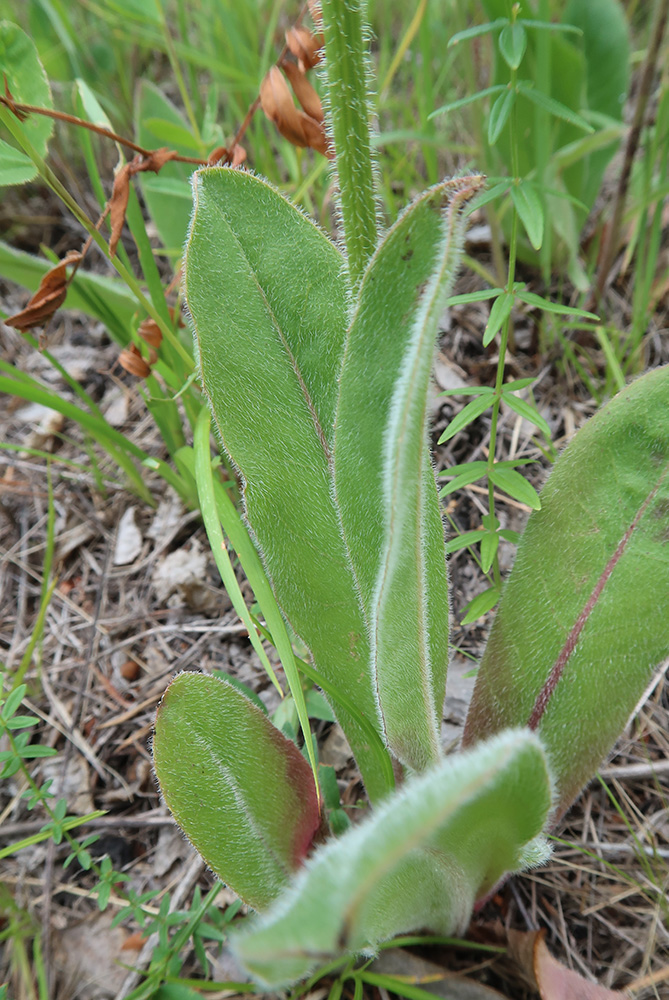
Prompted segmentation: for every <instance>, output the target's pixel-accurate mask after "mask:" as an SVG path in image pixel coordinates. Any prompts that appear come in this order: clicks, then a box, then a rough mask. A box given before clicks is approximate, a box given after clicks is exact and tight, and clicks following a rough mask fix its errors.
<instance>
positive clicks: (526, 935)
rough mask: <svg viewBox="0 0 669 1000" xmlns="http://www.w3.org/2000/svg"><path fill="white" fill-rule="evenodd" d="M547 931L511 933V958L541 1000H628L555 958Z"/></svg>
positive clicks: (623, 994) (616, 991)
mask: <svg viewBox="0 0 669 1000" xmlns="http://www.w3.org/2000/svg"><path fill="white" fill-rule="evenodd" d="M544 934H545V932H544V931H509V934H508V942H509V955H510V956H511V957H512V958H513V959H514V960H515V961H516V962H517V963H518V964H519V965H520V967H521V968H522V969H523V971H524V972H525V973H527V975H528V976H529V978H530V980H531V981H532V982H533V984H534V986H535V987H536V989H537V990H538V991H539V995H540V996H541V1000H628V995H627V994H626V993H621V992H619V991H618V990H609V989H607V988H606V987H605V986H600V985H599V983H591V982H589V981H588V980H587V979H584V978H583V976H580V975H579V974H578V972H573V971H572V970H571V969H568V968H566V966H564V965H562V963H561V962H558V960H557V959H556V958H553V956H552V955H551V953H550V952H549V950H548V948H547V947H546V942H545V941H544Z"/></svg>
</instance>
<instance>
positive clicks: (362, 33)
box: [322, 0, 377, 294]
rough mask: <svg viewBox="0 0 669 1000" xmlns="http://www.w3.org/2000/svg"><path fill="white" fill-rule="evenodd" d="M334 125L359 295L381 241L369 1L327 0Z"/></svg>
mask: <svg viewBox="0 0 669 1000" xmlns="http://www.w3.org/2000/svg"><path fill="white" fill-rule="evenodd" d="M322 10H323V26H324V32H325V71H326V80H327V96H328V105H329V116H328V117H329V126H330V129H331V131H332V137H333V140H334V147H335V166H336V171H337V181H338V185H339V209H340V213H341V223H342V229H343V235H344V245H345V247H346V255H347V258H348V272H349V279H350V284H351V290H352V292H353V293H354V294H355V292H356V291H357V289H358V286H359V284H360V281H361V279H362V276H363V274H364V271H365V268H366V267H367V263H368V261H369V259H370V257H371V256H372V254H373V252H374V249H375V247H376V243H377V226H376V201H375V197H374V166H373V158H372V146H371V137H370V106H369V94H368V74H367V53H366V48H367V30H366V23H365V11H364V0H323V3H322Z"/></svg>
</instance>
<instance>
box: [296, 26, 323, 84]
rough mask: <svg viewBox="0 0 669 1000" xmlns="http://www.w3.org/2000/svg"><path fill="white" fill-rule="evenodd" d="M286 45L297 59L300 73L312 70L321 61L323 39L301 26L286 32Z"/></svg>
mask: <svg viewBox="0 0 669 1000" xmlns="http://www.w3.org/2000/svg"><path fill="white" fill-rule="evenodd" d="M286 45H287V46H288V48H289V49H290V51H291V52H292V53H293V55H294V56H295V58H296V59H297V61H298V63H299V66H300V69H301V70H302V72H303V73H304V72H306V70H308V69H313V68H314V66H317V65H318V63H319V62H320V61H321V58H322V53H323V46H324V45H325V39H324V38H323V36H322V35H314V34H312V32H311V31H309V30H308V28H305V27H303V26H302V25H301V24H300V25H297V26H296V27H294V28H289V29H288V31H287V32H286Z"/></svg>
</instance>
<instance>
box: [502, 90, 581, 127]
mask: <svg viewBox="0 0 669 1000" xmlns="http://www.w3.org/2000/svg"><path fill="white" fill-rule="evenodd" d="M516 88H517V90H518V93H519V94H522V95H523V97H526V98H527V100H528V101H531V102H532V103H533V104H536V106H537V107H538V108H541V109H542V110H543V111H548V113H549V114H551V115H553V116H554V117H555V118H562V119H563V120H564V121H566V122H569V123H570V124H571V125H576V126H577V127H578V128H582V129H583V131H584V132H594V131H595V130H594V128H593V127H592V125H589V124H588V122H587V121H586V120H585V118H582V117H581V115H579V114H577V113H576V112H575V111H572V110H571V108H568V107H567V106H566V105H565V104H561V103H560V101H556V100H555V98H554V97H549V96H548V94H544V93H542V91H540V90H536V89H535V87H533V86H532V84H531V83H530V82H529V81H527V80H519V81H518V83H517V84H516Z"/></svg>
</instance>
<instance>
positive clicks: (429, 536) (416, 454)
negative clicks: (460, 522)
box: [334, 177, 482, 770]
mask: <svg viewBox="0 0 669 1000" xmlns="http://www.w3.org/2000/svg"><path fill="white" fill-rule="evenodd" d="M481 183H482V180H481V178H479V177H461V178H457V179H455V180H451V181H446V182H445V183H443V184H440V185H438V186H437V187H434V188H431V189H430V190H429V191H426V192H425V193H424V194H423V195H421V196H420V198H418V200H417V201H416V202H414V203H413V205H411V206H410V207H409V209H407V211H406V212H404V213H403V215H401V216H400V218H399V220H398V221H397V222H396V223H395V225H394V226H393V227H392V228H391V229H390V230H389V232H388V233H387V235H386V236H385V238H384V240H383V241H382V243H381V244H380V246H379V248H378V249H377V251H376V253H375V254H374V257H373V258H372V260H371V262H370V265H369V267H368V268H367V271H366V272H365V275H364V278H363V281H362V285H361V289H360V293H359V299H358V303H357V306H356V311H355V313H354V318H353V322H352V325H351V328H350V330H349V333H348V336H347V340H346V348H345V353H344V363H343V367H342V373H341V377H340V392H339V402H338V409H337V418H336V432H335V452H334V469H335V491H336V500H337V503H338V506H339V509H340V514H341V520H342V530H343V535H344V539H345V542H346V545H347V548H348V550H349V552H350V556H351V561H352V564H353V567H354V570H355V576H356V581H357V584H358V587H359V588H360V594H361V597H362V602H363V606H364V609H365V613H366V621H367V627H368V628H369V630H370V634H371V637H372V663H371V670H372V674H373V676H374V679H375V686H376V689H377V691H378V697H379V702H380V707H381V713H382V716H383V721H384V727H385V731H386V735H387V738H388V742H389V746H390V748H391V749H392V751H393V753H394V754H395V755H396V756H397V757H398V758H399V759H400V760H401V761H402V762H403V763H405V764H407V765H409V766H410V767H412V768H415V769H417V770H421V769H422V768H424V767H425V766H426V765H427V764H428V763H430V762H434V761H436V760H437V759H438V758H439V755H440V750H439V735H438V719H439V718H440V715H441V707H442V703H443V699H444V685H445V681H446V664H447V659H448V585H447V579H446V567H445V552H444V537H443V529H442V524H441V516H440V513H439V504H438V500H437V491H436V487H435V482H434V474H433V472H432V467H431V464H430V460H429V452H428V422H429V409H430V390H431V384H430V378H431V370H432V361H433V356H434V349H435V341H436V336H437V330H438V324H439V320H440V318H441V314H442V312H443V309H444V305H445V301H446V299H447V298H448V294H449V291H450V286H451V282H452V279H453V276H454V273H455V270H456V268H457V263H458V259H459V252H460V239H461V234H462V225H463V224H462V209H463V207H464V205H465V204H466V202H467V200H468V198H470V197H471V196H472V195H473V194H474V193H475V192H476V191H477V190H478V188H479V187H480V186H481Z"/></svg>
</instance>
